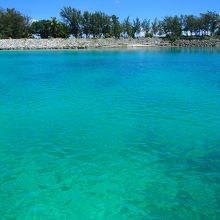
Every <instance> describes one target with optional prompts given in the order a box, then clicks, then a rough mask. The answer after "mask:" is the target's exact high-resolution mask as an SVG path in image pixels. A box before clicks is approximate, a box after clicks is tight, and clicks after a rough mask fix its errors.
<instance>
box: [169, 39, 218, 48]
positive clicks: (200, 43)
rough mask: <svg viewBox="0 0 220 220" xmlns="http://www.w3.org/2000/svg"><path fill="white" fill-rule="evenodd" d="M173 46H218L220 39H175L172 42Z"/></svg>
mask: <svg viewBox="0 0 220 220" xmlns="http://www.w3.org/2000/svg"><path fill="white" fill-rule="evenodd" d="M172 46H174V47H201V48H204V47H209V48H211V47H220V40H215V39H210V40H176V41H175V42H173V43H172Z"/></svg>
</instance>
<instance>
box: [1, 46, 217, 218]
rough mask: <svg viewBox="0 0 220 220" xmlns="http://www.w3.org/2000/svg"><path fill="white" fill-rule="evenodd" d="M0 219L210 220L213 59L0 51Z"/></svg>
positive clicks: (163, 53)
mask: <svg viewBox="0 0 220 220" xmlns="http://www.w3.org/2000/svg"><path fill="white" fill-rule="evenodd" d="M0 219H4V220H5V219H8V220H9V219H10V220H12V219H13V220H15V219H16V220H32V219H34V220H41V219H42V220H45V219H50V220H52V219H65V220H66V219H74V220H75V219H76V220H79V219H80V220H84V219H85V220H87V219H94V220H103V219H104V220H123V219H126V220H127V219H128V220H146V219H175V220H176V219H184V220H189V219H193V220H195V219H220V50H217V49H216V50H214V49H213V50H210V49H204V50H202V49H190V50H186V49H185V50H184V49H164V50H156V49H155V50H131V51H126V50H112V51H111V50H109V51H23V52H22V51H14V52H13V51H1V52H0Z"/></svg>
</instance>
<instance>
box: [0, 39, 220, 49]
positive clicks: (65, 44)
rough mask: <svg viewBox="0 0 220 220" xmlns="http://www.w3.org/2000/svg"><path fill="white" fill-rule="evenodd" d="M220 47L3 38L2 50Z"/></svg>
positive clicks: (213, 42) (215, 44)
mask: <svg viewBox="0 0 220 220" xmlns="http://www.w3.org/2000/svg"><path fill="white" fill-rule="evenodd" d="M172 47H174V48H219V47H220V40H218V39H209V40H176V41H174V42H170V41H169V40H166V39H162V38H139V39H113V38H107V39H84V38H82V39H60V38H54V39H1V40H0V50H62V49H64V50H69V49H78V50H80V49H81V50H82V49H108V48H109V49H111V48H112V49H114V48H115V49H117V48H119V49H120V48H124V49H126V48H128V49H129V48H172Z"/></svg>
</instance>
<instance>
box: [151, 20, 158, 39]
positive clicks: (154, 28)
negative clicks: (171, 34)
mask: <svg viewBox="0 0 220 220" xmlns="http://www.w3.org/2000/svg"><path fill="white" fill-rule="evenodd" d="M151 28H152V33H153V35H157V34H158V32H159V21H158V20H157V18H155V19H154V21H153V22H152V23H151Z"/></svg>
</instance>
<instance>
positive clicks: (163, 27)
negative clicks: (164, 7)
mask: <svg viewBox="0 0 220 220" xmlns="http://www.w3.org/2000/svg"><path fill="white" fill-rule="evenodd" d="M60 17H61V20H59V19H57V18H56V17H52V18H51V19H44V20H39V21H33V20H32V19H31V18H30V17H29V16H26V15H23V14H22V13H20V12H19V11H17V10H15V9H6V10H4V9H0V38H2V39H3V38H31V37H33V36H35V37H36V36H39V37H40V38H68V37H70V36H73V37H75V38H82V37H84V38H110V37H113V38H120V37H122V38H136V37H140V36H145V37H153V36H163V37H170V38H172V37H177V38H178V37H181V36H182V37H183V36H184V37H192V36H197V37H203V36H209V37H215V36H220V15H219V14H218V13H217V12H212V11H207V12H206V13H201V14H200V15H199V16H195V15H180V16H166V17H164V18H163V19H161V20H158V19H157V18H155V19H154V20H153V21H151V20H149V19H144V20H141V19H139V18H138V17H137V18H136V19H134V20H131V19H130V18H129V17H127V18H126V19H124V20H123V21H120V20H119V17H117V16H116V15H107V14H106V13H104V12H101V11H97V12H93V13H91V12H89V11H84V12H82V11H80V10H78V9H75V8H73V7H64V8H63V9H61V11H60Z"/></svg>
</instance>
